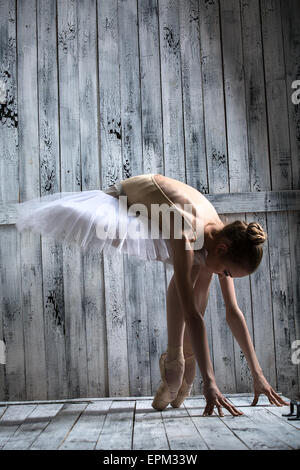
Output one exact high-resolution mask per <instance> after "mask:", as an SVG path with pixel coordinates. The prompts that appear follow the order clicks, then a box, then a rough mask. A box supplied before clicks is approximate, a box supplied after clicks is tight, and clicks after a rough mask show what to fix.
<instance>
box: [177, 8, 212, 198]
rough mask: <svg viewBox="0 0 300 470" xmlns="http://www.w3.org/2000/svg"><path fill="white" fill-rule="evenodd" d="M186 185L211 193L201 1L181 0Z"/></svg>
mask: <svg viewBox="0 0 300 470" xmlns="http://www.w3.org/2000/svg"><path fill="white" fill-rule="evenodd" d="M179 15H180V56H181V76H182V100H183V118H184V143H185V166H186V179H187V184H189V185H191V186H193V187H194V188H196V189H198V190H199V191H200V192H202V193H207V192H208V184H207V162H206V148H205V130H204V109H203V94H202V76H201V73H202V70H201V57H200V56H201V54H200V26H199V2H198V0H188V1H186V0H179Z"/></svg>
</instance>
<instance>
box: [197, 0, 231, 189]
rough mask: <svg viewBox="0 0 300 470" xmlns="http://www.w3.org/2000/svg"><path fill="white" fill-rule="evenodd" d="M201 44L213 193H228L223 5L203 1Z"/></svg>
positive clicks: (207, 142) (201, 10)
mask: <svg viewBox="0 0 300 470" xmlns="http://www.w3.org/2000/svg"><path fill="white" fill-rule="evenodd" d="M199 18H200V41H201V64H202V80H203V81H202V83H203V99H204V116H205V140H206V154H207V171H208V180H209V192H210V193H216V192H221V193H222V192H228V191H229V181H228V162H227V147H226V138H227V137H226V125H225V109H224V89H223V71H222V53H221V38H220V15H219V2H218V1H216V0H211V1H209V2H203V1H200V3H199Z"/></svg>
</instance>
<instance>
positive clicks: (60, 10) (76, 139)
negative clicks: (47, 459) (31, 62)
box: [57, 0, 88, 398]
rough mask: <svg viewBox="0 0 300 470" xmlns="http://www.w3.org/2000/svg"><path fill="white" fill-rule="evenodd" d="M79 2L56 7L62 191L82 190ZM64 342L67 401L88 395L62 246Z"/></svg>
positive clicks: (78, 276)
mask: <svg viewBox="0 0 300 470" xmlns="http://www.w3.org/2000/svg"><path fill="white" fill-rule="evenodd" d="M78 8H79V3H78V2H72V1H71V0H60V1H59V2H58V4H57V28H58V29H57V35H58V36H57V37H58V72H59V116H60V121H59V126H60V150H61V190H62V191H78V190H81V154H80V109H79V70H78V68H79V66H78ZM63 282H64V307H65V308H64V311H65V342H66V363H67V381H68V393H69V398H72V397H76V396H79V397H80V396H84V395H86V393H87V383H88V379H87V349H86V331H85V330H86V326H85V312H84V309H83V308H82V300H83V272H82V254H81V253H80V250H79V248H77V247H75V246H74V245H71V244H70V245H69V244H66V245H64V246H63Z"/></svg>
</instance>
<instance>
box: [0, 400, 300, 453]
mask: <svg viewBox="0 0 300 470" xmlns="http://www.w3.org/2000/svg"><path fill="white" fill-rule="evenodd" d="M226 396H227V397H228V399H229V400H230V401H231V402H232V403H233V404H234V405H236V406H238V407H239V408H240V409H241V410H242V411H243V412H244V415H243V416H239V417H233V416H232V415H230V414H229V413H228V411H227V410H224V413H225V416H224V417H223V418H220V417H218V416H217V415H214V416H211V417H203V416H201V415H202V413H203V409H204V404H205V400H204V398H203V396H198V397H190V398H188V399H187V400H186V401H185V403H184V405H182V407H181V408H178V409H173V408H172V407H171V406H169V407H168V408H167V409H166V410H164V411H163V412H158V411H155V410H154V409H153V408H152V407H151V402H152V399H153V398H152V397H133V398H111V399H108V398H100V399H97V398H96V399H86V400H85V399H78V400H65V401H63V400H62V401H39V402H18V403H17V402H2V403H0V449H2V450H6V449H7V450H8V449H16V450H17V449H90V450H93V449H106V450H107V449H122V450H123V449H127V450H128V449H135V450H137V449H146V450H155V449H156V450H168V449H171V450H207V449H215V450H216V449H244V450H247V449H252V450H253V449H286V450H290V449H300V421H288V420H287V418H286V417H282V416H281V415H282V413H284V412H287V411H288V410H289V407H288V406H285V407H276V406H274V405H270V404H268V400H267V398H266V397H260V400H259V403H258V405H257V406H256V407H250V406H249V404H250V403H251V401H252V398H253V396H252V395H249V394H239V395H236V394H235V395H232V394H228V395H226ZM287 400H288V399H287Z"/></svg>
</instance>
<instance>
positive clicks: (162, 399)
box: [152, 353, 184, 411]
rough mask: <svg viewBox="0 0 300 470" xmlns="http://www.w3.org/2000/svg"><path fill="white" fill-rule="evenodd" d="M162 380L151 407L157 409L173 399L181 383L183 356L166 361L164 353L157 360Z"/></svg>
mask: <svg viewBox="0 0 300 470" xmlns="http://www.w3.org/2000/svg"><path fill="white" fill-rule="evenodd" d="M159 367H160V373H161V378H162V382H161V384H160V386H159V388H158V390H157V392H156V395H155V397H154V400H153V402H152V407H153V408H154V409H156V410H158V411H162V410H164V409H165V408H166V407H167V406H168V404H169V403H171V401H173V400H174V399H175V398H176V396H177V393H178V390H179V388H180V386H181V384H182V379H183V374H184V358H183V357H182V358H178V359H174V360H172V361H166V353H164V354H162V355H161V357H160V360H159Z"/></svg>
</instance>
